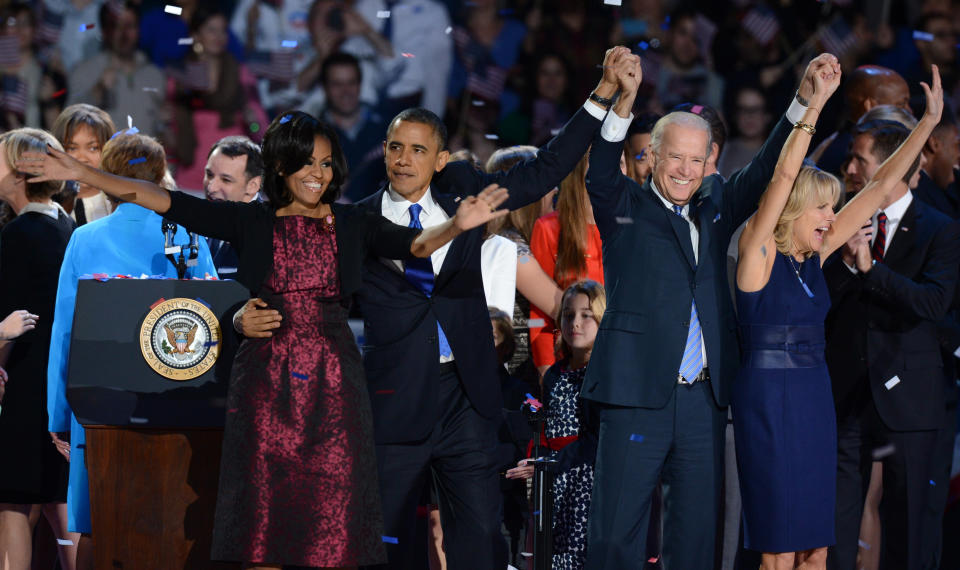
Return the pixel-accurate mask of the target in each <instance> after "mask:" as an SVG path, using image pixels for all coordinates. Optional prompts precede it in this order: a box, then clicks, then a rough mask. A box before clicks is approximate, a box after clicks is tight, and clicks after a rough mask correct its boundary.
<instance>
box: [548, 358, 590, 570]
mask: <svg viewBox="0 0 960 570" xmlns="http://www.w3.org/2000/svg"><path fill="white" fill-rule="evenodd" d="M586 370H587V367H586V366H584V367H582V368H578V369H576V370H568V369H567V368H566V361H561V362H558V363H556V364H554V365H553V366H552V367H551V368H550V369H549V370H548V371H547V374H546V375H545V376H544V379H543V389H544V392H546V394H545V398H546V401H545V402H544V403H545V405H546V407H547V425H546V427H545V428H544V429H545V432H546V436H547V438H548V439H553V438H563V437H571V436H576V435H578V434H579V433H580V426H581V424H582V423H583V420H584V417H583V413H584V409H583V405H582V403H581V402H580V388H581V386H583V376H584V373H585V372H586ZM560 453H563V451H562V450H561V452H560ZM592 491H593V462H589V463H584V464H579V465H574V466H573V467H571V468H570V469H567V470H566V471H562V472H560V473H557V474H556V475H555V476H554V479H553V570H579V569H581V568H583V567H584V564H585V563H586V560H587V515H588V514H589V512H590V494H591V492H592Z"/></svg>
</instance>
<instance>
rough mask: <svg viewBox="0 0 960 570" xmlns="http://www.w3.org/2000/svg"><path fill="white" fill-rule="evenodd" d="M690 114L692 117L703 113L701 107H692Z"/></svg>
mask: <svg viewBox="0 0 960 570" xmlns="http://www.w3.org/2000/svg"><path fill="white" fill-rule="evenodd" d="M690 112H691V113H693V114H694V115H699V114H700V113H702V112H703V105H694V106H693V107H690Z"/></svg>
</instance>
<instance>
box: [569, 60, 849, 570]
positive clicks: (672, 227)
mask: <svg viewBox="0 0 960 570" xmlns="http://www.w3.org/2000/svg"><path fill="white" fill-rule="evenodd" d="M832 61H835V58H833V56H830V55H827V54H825V55H822V56H819V57H818V58H816V59H814V60H813V61H812V62H811V63H810V65H809V66H808V67H807V70H806V73H805V75H804V78H803V80H802V81H801V84H800V89H799V91H798V94H797V101H795V102H794V103H792V104H791V108H790V109H789V110H788V111H787V116H786V118H783V119H781V120H780V121H779V122H778V124H777V125H776V127H775V128H774V130H773V132H772V133H771V135H770V138H769V139H768V140H767V142H766V143H765V145H764V147H763V148H762V149H761V150H760V152H759V154H758V155H757V157H756V158H754V160H753V161H752V162H751V164H749V165H748V166H746V167H745V168H744V169H743V170H741V171H740V172H738V173H736V174H734V175H733V176H732V177H731V178H730V180H729V181H727V182H723V181H722V179H720V178H719V177H708V178H707V181H708V182H707V183H706V184H703V188H701V183H702V182H703V180H704V167H705V163H706V160H707V156H708V154H709V149H710V147H711V141H710V128H709V125H708V124H707V122H706V121H705V120H703V119H702V118H701V117H699V116H697V115H694V114H692V113H684V112H680V113H671V114H669V115H667V116H665V117H664V118H662V119H660V121H658V123H657V126H655V127H654V132H653V136H652V141H651V146H652V149H653V155H654V169H653V174H652V176H651V177H650V179H649V180H648V181H647V182H645V183H644V184H643V185H640V184H637V183H636V182H634V181H633V180H631V179H629V178H627V177H626V176H623V175H621V174H620V171H619V167H618V161H619V158H620V152H621V147H622V135H621V136H620V137H619V138H620V140H617V139H615V138H610V137H608V136H606V134H605V133H602V134H601V136H600V137H597V138H595V139H594V144H593V148H592V150H591V152H590V170H589V171H588V173H587V189H588V190H589V192H590V200H591V203H592V204H593V212H594V217H595V218H596V220H597V226H598V227H599V229H600V235H601V238H602V239H603V264H604V272H605V282H606V284H607V291H608V299H607V312H606V313H605V314H604V317H603V322H602V323H601V324H600V331H599V333H598V334H597V340H596V344H595V346H594V350H593V355H592V357H591V359H590V364H589V366H588V368H587V374H586V378H585V380H584V383H583V390H582V392H581V395H582V396H583V397H584V398H588V399H591V400H595V401H596V402H599V403H600V404H601V406H602V410H601V412H600V444H599V449H598V453H597V464H596V474H595V483H594V490H593V498H592V504H591V511H590V528H589V534H588V545H587V568H591V569H593V568H604V569H619V568H636V567H638V564H640V562H638V561H642V560H646V559H647V558H648V557H649V556H656V555H657V554H658V553H655V552H654V553H648V552H644V546H645V539H646V536H647V526H648V520H649V508H650V496H651V493H652V492H653V489H654V488H655V486H656V485H657V482H658V481H659V480H661V478H662V482H663V488H664V512H663V515H664V516H663V518H664V537H663V552H662V554H663V564H664V567H665V568H667V569H668V570H686V569H692V568H698V569H699V568H706V569H709V568H713V567H714V556H715V550H716V545H717V532H716V530H717V519H718V507H719V499H720V486H721V481H722V468H723V439H722V433H723V426H724V424H725V421H726V406H727V403H728V401H729V390H730V382H732V380H733V376H734V374H735V372H736V367H737V364H738V354H739V349H738V346H737V337H736V321H735V319H734V314H733V307H732V303H731V300H730V292H729V290H728V286H727V279H726V250H727V243H728V242H729V240H730V235H731V234H732V233H733V230H734V229H736V228H737V226H739V225H740V224H741V223H742V222H743V221H744V220H745V219H746V218H747V217H748V216H749V215H750V214H751V213H752V212H753V211H754V210H755V209H756V205H757V201H758V199H759V198H760V195H761V194H762V193H763V191H764V189H765V187H766V186H767V183H768V181H769V180H770V177H771V175H772V174H773V169H774V166H775V165H776V162H777V158H778V156H779V153H780V148H781V147H782V146H783V143H784V141H785V140H786V138H787V135H788V134H789V133H790V130H791V127H792V125H793V124H794V123H796V122H797V121H799V120H800V119H801V118H802V117H803V113H804V112H805V111H806V108H805V106H804V105H803V101H805V100H806V99H807V98H809V97H810V96H811V95H812V93H813V87H812V77H813V75H812V74H813V73H814V72H815V71H816V69H819V67H820V66H821V65H826V64H827V63H828V62H832ZM624 91H625V92H626V93H627V95H625V96H622V97H621V99H620V101H619V102H618V103H617V105H616V106H615V107H614V113H610V115H609V116H608V117H607V121H608V122H611V123H615V122H618V121H627V120H629V119H627V118H625V117H627V115H629V111H630V107H631V106H632V104H633V99H632V95H631V93H632V91H631V90H630V89H624ZM625 130H626V129H625V128H624V129H623V131H625ZM710 186H717V187H716V188H710ZM721 195H722V197H723V200H722V204H720V203H719V197H720V196H721ZM708 364H709V369H708V368H707V365H708Z"/></svg>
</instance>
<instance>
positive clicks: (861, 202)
mask: <svg viewBox="0 0 960 570" xmlns="http://www.w3.org/2000/svg"><path fill="white" fill-rule="evenodd" d="M931 72H932V73H933V81H932V83H933V85H927V84H926V83H923V82H921V83H920V86H921V87H923V92H924V94H925V95H926V97H927V109H926V111H924V113H923V117H921V118H920V122H919V123H917V126H916V128H914V129H913V132H912V133H910V136H908V137H907V140H905V141H903V144H901V145H900V147H899V148H898V149H897V150H896V152H894V153H893V154H891V155H890V157H889V158H887V160H885V161H883V164H881V165H880V168H878V169H877V171H876V173H874V175H873V178H871V179H870V181H869V182H867V185H866V186H864V188H863V190H861V191H860V192H859V193H857V195H856V196H854V198H853V200H850V201H849V202H848V203H847V205H846V206H844V207H843V209H842V210H840V213H839V214H837V221H836V222H835V223H834V224H833V226H832V227H831V228H830V231H828V232H827V234H826V235H825V236H824V238H823V249H821V251H820V259H821V260H823V259H826V258H827V257H828V256H829V255H830V254H831V253H833V252H834V251H836V250H837V248H839V247H841V246H842V245H843V244H844V243H846V241H847V240H849V239H850V238H852V237H853V234H855V233H857V231H858V230H859V229H860V227H861V226H862V225H863V220H866V219H868V218H870V216H872V215H873V214H874V212H876V211H877V210H878V209H879V208H880V205H881V204H883V202H884V200H886V198H887V196H888V195H889V194H890V192H891V191H892V190H893V189H894V188H896V187H897V185H898V184H899V183H900V181H901V180H902V179H903V177H904V176H906V174H907V171H908V170H910V167H911V166H912V165H913V162H914V161H915V160H916V158H917V155H919V154H920V150H921V149H923V145H924V144H926V142H927V139H928V138H930V133H932V132H933V129H934V128H936V126H937V123H939V122H940V115H941V113H942V112H943V85H942V83H941V81H940V71H939V69H938V68H937V66H936V65H933V66H931Z"/></svg>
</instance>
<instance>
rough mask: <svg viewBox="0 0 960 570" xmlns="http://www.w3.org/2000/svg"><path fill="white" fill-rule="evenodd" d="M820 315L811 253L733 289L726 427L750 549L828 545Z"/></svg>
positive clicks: (832, 444)
mask: <svg viewBox="0 0 960 570" xmlns="http://www.w3.org/2000/svg"><path fill="white" fill-rule="evenodd" d="M798 274H799V276H798ZM804 285H806V289H805V288H804ZM808 290H809V293H808ZM829 308H830V295H829V292H828V291H827V286H826V283H825V282H824V279H823V271H822V270H821V268H820V257H819V256H816V255H815V256H813V257H811V258H810V259H808V260H806V261H804V262H802V263H798V262H797V261H796V260H793V259H790V258H787V257H786V256H785V255H783V254H781V253H779V252H778V253H777V257H776V259H775V260H774V263H773V270H772V271H771V274H770V281H769V282H767V284H766V286H765V287H764V288H763V289H761V290H760V291H756V292H752V293H746V292H743V291H740V290H739V288H738V289H737V311H738V315H739V319H740V343H741V347H742V360H741V363H740V371H739V373H738V374H737V380H736V383H735V384H734V387H733V399H732V406H733V427H734V434H735V437H736V448H737V466H738V468H739V470H740V492H741V495H742V498H743V525H744V545H745V546H746V547H747V548H749V549H751V550H758V551H760V552H796V551H802V550H808V549H811V548H817V547H821V546H829V545H832V544H834V542H835V539H834V516H835V513H834V508H835V506H834V505H835V502H836V473H837V427H836V416H835V412H834V407H833V394H832V392H831V388H830V375H829V373H828V372H827V366H826V363H825V361H824V356H823V349H824V335H823V321H824V318H825V317H826V315H827V310H828V309H829Z"/></svg>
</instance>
